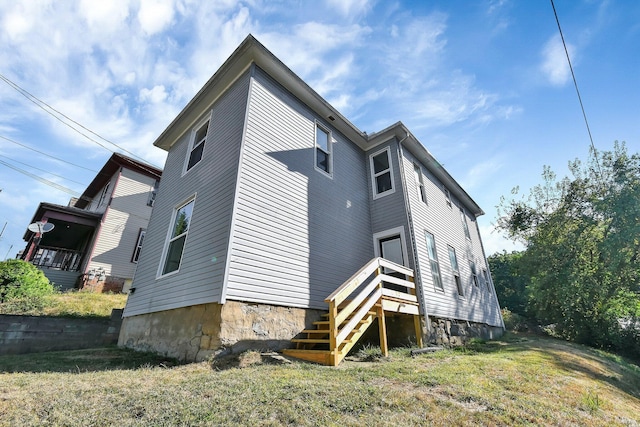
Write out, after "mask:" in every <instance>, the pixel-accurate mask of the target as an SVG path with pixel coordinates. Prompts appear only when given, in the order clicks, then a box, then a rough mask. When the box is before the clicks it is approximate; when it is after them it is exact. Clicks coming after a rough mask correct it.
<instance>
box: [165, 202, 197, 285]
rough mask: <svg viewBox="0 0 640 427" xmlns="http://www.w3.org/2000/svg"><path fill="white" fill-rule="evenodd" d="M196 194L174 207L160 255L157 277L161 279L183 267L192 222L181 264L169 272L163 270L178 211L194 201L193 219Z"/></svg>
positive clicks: (185, 240)
mask: <svg viewBox="0 0 640 427" xmlns="http://www.w3.org/2000/svg"><path fill="white" fill-rule="evenodd" d="M195 201H196V194H194V195H193V196H191V197H189V198H187V199H184V200H183V201H182V202H181V203H178V204H177V205H175V206H174V207H173V213H172V214H171V221H170V222H169V226H168V227H167V236H166V238H165V240H164V246H163V247H162V256H161V257H160V265H158V272H157V273H156V279H160V278H163V277H167V276H172V275H174V274H177V273H178V272H179V271H180V267H182V259H183V256H184V248H185V247H187V241H188V240H189V231H190V230H191V222H189V228H188V229H187V235H186V236H185V239H184V247H183V249H182V256H181V257H180V265H178V268H177V269H175V270H173V271H170V272H169V273H163V272H162V271H163V270H164V263H165V262H166V261H167V255H168V253H167V251H168V250H169V243H170V241H171V239H172V237H171V233H172V232H173V226H174V224H175V220H176V215H178V211H179V210H180V208H182V207H184V206H186V205H188V204H189V203H191V202H194V203H193V211H192V213H191V215H192V216H191V219H192V220H193V212H195V209H196V204H195Z"/></svg>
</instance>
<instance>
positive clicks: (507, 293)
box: [487, 251, 529, 316]
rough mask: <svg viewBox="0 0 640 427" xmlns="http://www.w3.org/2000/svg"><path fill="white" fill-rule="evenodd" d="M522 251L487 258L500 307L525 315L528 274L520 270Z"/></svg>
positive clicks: (504, 252)
mask: <svg viewBox="0 0 640 427" xmlns="http://www.w3.org/2000/svg"><path fill="white" fill-rule="evenodd" d="M522 255H523V253H522V252H515V251H514V252H511V253H507V252H506V251H502V253H497V254H493V255H491V256H490V257H489V258H487V260H488V261H489V266H490V268H491V276H492V278H493V284H494V286H495V289H496V294H497V295H498V300H499V301H500V307H502V308H503V309H504V308H506V309H508V310H509V311H511V312H513V313H516V314H518V315H520V316H527V283H528V282H529V280H528V276H527V275H526V274H524V273H523V271H522V268H523V266H522Z"/></svg>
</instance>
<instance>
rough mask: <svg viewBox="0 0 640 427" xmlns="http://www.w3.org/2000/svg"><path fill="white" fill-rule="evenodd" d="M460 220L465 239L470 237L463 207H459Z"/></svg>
mask: <svg viewBox="0 0 640 427" xmlns="http://www.w3.org/2000/svg"><path fill="white" fill-rule="evenodd" d="M460 220H461V221H462V228H463V229H464V235H465V236H466V237H467V239H471V234H469V224H468V223H467V215H466V214H465V213H464V209H463V208H460Z"/></svg>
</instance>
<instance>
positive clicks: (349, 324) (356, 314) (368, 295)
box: [325, 257, 418, 365]
mask: <svg viewBox="0 0 640 427" xmlns="http://www.w3.org/2000/svg"><path fill="white" fill-rule="evenodd" d="M385 270H392V271H395V272H397V273H400V274H403V275H405V276H406V277H407V279H401V278H398V277H395V276H391V275H389V274H384V273H383V271H385ZM385 283H390V284H394V285H399V286H403V287H405V288H407V292H402V291H395V290H390V289H385V288H384V284H385ZM360 287H362V289H361V290H360V291H359V292H358V294H357V295H355V296H353V297H352V294H353V293H354V292H355V291H356V290H358V288H360ZM385 295H386V296H388V297H390V298H391V299H394V300H396V301H400V302H402V303H407V304H412V305H417V304H418V300H417V298H416V295H415V284H414V283H413V270H411V269H410V268H407V267H404V266H402V265H398V264H395V263H393V262H391V261H388V260H386V259H384V258H379V257H378V258H374V259H372V260H371V261H369V262H368V263H367V264H365V265H364V266H363V267H362V268H361V269H360V270H358V272H357V273H355V274H354V275H353V276H351V277H350V278H349V279H348V280H347V281H345V282H344V283H343V284H342V285H341V286H340V287H338V289H336V290H335V291H334V292H333V293H332V294H331V295H329V296H328V297H327V298H326V299H325V302H327V303H328V304H329V340H330V346H331V350H332V364H333V365H337V364H338V363H340V360H341V359H342V358H343V357H344V356H345V355H346V352H342V351H341V348H342V344H343V343H344V342H345V341H346V340H347V339H348V338H349V335H350V334H351V333H352V332H353V331H354V329H355V328H356V327H357V326H358V324H359V323H360V321H362V320H363V319H364V318H365V317H366V316H367V314H368V313H369V312H370V310H371V309H372V308H373V307H374V306H375V305H376V304H378V303H380V301H381V300H382V298H384V296H385ZM345 301H348V303H347V304H346V305H345V304H343V303H344V302H345ZM378 307H379V308H378V310H382V308H381V306H380V305H379V306H378ZM345 322H346V323H345ZM385 340H386V338H385ZM385 345H386V342H385Z"/></svg>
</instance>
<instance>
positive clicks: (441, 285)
mask: <svg viewBox="0 0 640 427" xmlns="http://www.w3.org/2000/svg"><path fill="white" fill-rule="evenodd" d="M424 233H425V237H424V240H425V244H426V248H427V261H429V269H430V270H431V280H432V281H433V289H434V290H435V291H436V292H441V293H443V292H444V278H443V277H442V266H441V265H440V258H439V257H438V246H437V244H436V236H435V234H433V233H431V232H430V231H428V230H424ZM427 234H428V235H430V236H431V237H432V238H433V250H434V254H435V256H436V260H435V262H436V263H437V264H438V275H439V276H440V286H438V285H437V284H436V283H435V280H433V269H432V268H431V262H432V260H431V257H430V256H429V242H428V241H427Z"/></svg>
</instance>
